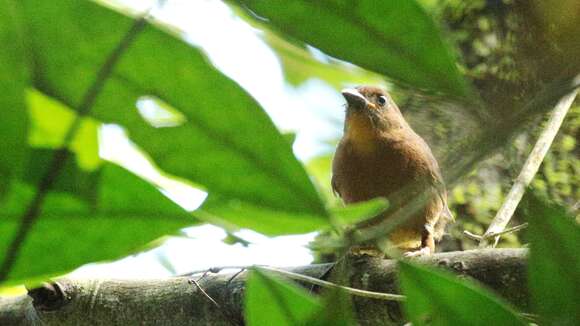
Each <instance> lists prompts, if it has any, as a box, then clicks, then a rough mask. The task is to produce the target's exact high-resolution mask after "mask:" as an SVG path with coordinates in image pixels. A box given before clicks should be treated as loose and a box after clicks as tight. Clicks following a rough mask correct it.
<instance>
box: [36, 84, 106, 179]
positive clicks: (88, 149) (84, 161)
mask: <svg viewBox="0 0 580 326" xmlns="http://www.w3.org/2000/svg"><path fill="white" fill-rule="evenodd" d="M27 102H28V113H29V118H30V132H29V135H28V142H29V144H30V145H31V146H32V147H40V148H50V149H54V148H61V147H62V146H63V141H64V138H65V135H66V134H67V132H68V130H69V128H70V127H71V125H72V123H73V121H74V120H75V119H76V112H75V111H74V110H73V109H71V108H70V107H67V106H66V105H64V104H63V103H60V102H58V101H57V100H55V99H54V98H50V97H48V96H46V95H44V94H42V93H40V92H38V91H36V90H31V91H28V92H27ZM100 125H101V124H100V123H99V122H98V121H96V120H95V119H92V118H90V117H89V118H82V119H81V122H80V125H79V127H78V130H77V132H76V134H75V135H74V136H73V138H72V141H71V143H70V144H69V145H68V149H69V150H70V151H72V152H74V153H75V156H76V162H77V164H78V165H79V167H80V168H81V169H83V170H85V171H94V170H96V169H97V168H98V167H99V166H100V165H101V163H102V160H101V158H100V157H99V140H98V138H99V135H98V128H99V127H100ZM29 168H30V167H29ZM26 172H27V173H31V172H32V173H34V171H30V169H27V171H26Z"/></svg>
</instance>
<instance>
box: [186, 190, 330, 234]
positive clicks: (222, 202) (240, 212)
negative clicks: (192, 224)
mask: <svg viewBox="0 0 580 326" xmlns="http://www.w3.org/2000/svg"><path fill="white" fill-rule="evenodd" d="M193 215H194V216H195V217H197V218H199V219H201V220H204V221H207V222H210V223H213V224H215V225H219V226H221V227H223V228H224V229H226V230H228V231H230V232H233V231H236V230H238V229H239V228H249V229H252V230H255V231H257V232H260V233H263V234H266V235H270V236H275V235H284V234H296V233H308V232H313V231H317V230H320V229H323V228H328V227H329V226H330V222H329V220H327V219H322V218H320V216H316V215H309V214H308V213H304V214H300V213H295V212H287V211H282V210H273V209H269V208H267V207H264V206H258V205H252V204H249V203H247V202H243V201H236V200H226V199H223V198H220V197H219V196H216V195H212V194H210V195H209V196H208V198H207V199H206V200H205V202H204V203H203V205H202V206H201V207H200V208H199V209H198V210H196V211H194V212H193Z"/></svg>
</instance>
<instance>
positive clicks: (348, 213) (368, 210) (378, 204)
mask: <svg viewBox="0 0 580 326" xmlns="http://www.w3.org/2000/svg"><path fill="white" fill-rule="evenodd" d="M388 207H389V202H388V201H387V200H386V199H384V198H375V199H371V200H369V201H366V202H362V203H356V204H350V205H347V206H342V207H334V208H332V209H331V211H330V212H331V214H332V215H333V216H334V217H335V218H336V219H338V220H339V221H340V222H342V223H344V224H355V223H358V222H362V221H364V220H366V219H369V218H373V217H375V216H377V215H379V214H380V213H382V212H384V211H385V210H386V209H387V208H388Z"/></svg>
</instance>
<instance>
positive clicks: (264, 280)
mask: <svg viewBox="0 0 580 326" xmlns="http://www.w3.org/2000/svg"><path fill="white" fill-rule="evenodd" d="M244 304H245V309H244V311H245V318H246V323H247V325H249V326H257V325H280V326H283V325H291V326H293V325H299V324H303V323H304V321H306V320H308V319H309V317H310V316H311V315H312V314H313V313H314V312H316V311H317V310H319V309H321V307H322V306H321V304H320V302H319V301H318V300H317V299H315V298H314V297H313V296H311V295H309V294H308V293H307V292H306V291H305V290H303V289H301V288H299V287H297V286H296V285H293V284H290V283H287V282H283V281H281V280H279V279H277V278H275V277H271V276H269V275H268V274H266V273H264V272H262V271H260V270H259V269H257V270H254V271H252V273H251V274H250V276H249V277H248V281H247V283H246V297H245V303H244Z"/></svg>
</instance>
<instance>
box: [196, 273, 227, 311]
mask: <svg viewBox="0 0 580 326" xmlns="http://www.w3.org/2000/svg"><path fill="white" fill-rule="evenodd" d="M188 282H189V283H190V284H195V286H196V287H197V288H198V289H199V291H201V293H202V294H203V295H204V296H205V297H206V298H207V299H208V300H209V301H210V302H211V303H213V305H214V306H216V308H218V309H219V310H220V311H221V309H222V307H221V306H220V305H219V303H217V301H215V300H214V299H213V298H212V297H211V296H210V295H209V294H207V292H205V290H204V289H203V288H202V287H201V285H199V282H197V281H196V280H194V279H189V280H188Z"/></svg>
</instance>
